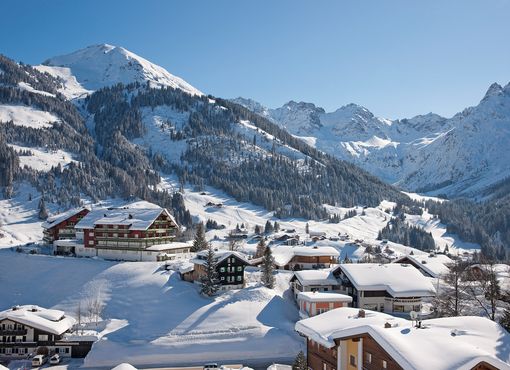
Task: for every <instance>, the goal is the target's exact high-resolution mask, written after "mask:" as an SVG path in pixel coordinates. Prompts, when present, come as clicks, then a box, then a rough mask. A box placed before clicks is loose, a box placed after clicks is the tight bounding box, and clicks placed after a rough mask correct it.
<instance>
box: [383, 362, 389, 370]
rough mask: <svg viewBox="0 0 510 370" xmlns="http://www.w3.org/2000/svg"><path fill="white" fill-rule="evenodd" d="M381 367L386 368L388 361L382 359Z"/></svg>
mask: <svg viewBox="0 0 510 370" xmlns="http://www.w3.org/2000/svg"><path fill="white" fill-rule="evenodd" d="M382 368H383V369H387V368H388V363H387V362H386V361H385V360H382Z"/></svg>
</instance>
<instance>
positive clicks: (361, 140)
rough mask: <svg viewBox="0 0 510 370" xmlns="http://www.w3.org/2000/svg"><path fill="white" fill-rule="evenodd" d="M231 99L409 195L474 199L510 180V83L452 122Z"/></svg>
mask: <svg viewBox="0 0 510 370" xmlns="http://www.w3.org/2000/svg"><path fill="white" fill-rule="evenodd" d="M234 101H235V102H237V103H238V104H241V105H243V106H245V107H246V108H248V109H250V110H252V111H254V112H255V113H258V114H261V115H263V116H265V117H267V118H269V119H270V120H272V121H273V122H275V123H278V124H279V125H281V126H283V127H285V128H286V129H287V130H288V131H289V132H290V133H292V134H293V135H295V136H297V137H300V138H302V139H303V140H304V141H306V142H307V143H309V144H311V145H313V146H315V147H316V148H317V149H319V150H322V151H324V152H326V153H329V154H332V155H334V156H336V157H338V158H341V159H344V160H347V161H349V162H352V163H354V164H356V165H358V166H360V167H362V168H364V169H366V170H368V171H369V172H371V173H373V174H374V175H376V176H378V177H379V178H381V179H383V180H384V181H386V182H389V183H393V184H397V185H400V186H401V187H403V188H405V189H408V190H412V191H431V192H433V193H435V194H439V193H445V194H448V195H450V196H456V195H468V196H475V195H477V193H478V192H479V191H480V190H481V189H483V188H485V187H487V186H489V185H492V184H495V183H497V182H498V181H500V180H502V179H504V178H506V177H508V176H510V154H509V153H508V150H506V148H507V146H508V143H510V131H509V128H510V84H509V85H507V86H506V87H504V88H503V87H501V86H499V85H498V84H493V85H492V86H491V87H490V88H489V90H488V92H487V94H486V95H485V97H484V98H483V99H482V101H481V102H480V104H479V105H477V106H476V107H471V108H468V109H466V110H464V111H463V112H461V113H458V114H457V115H455V116H454V117H452V118H450V119H447V118H444V117H441V116H439V115H437V114H433V113H429V114H426V115H420V116H416V117H413V118H411V119H402V120H394V121H392V120H388V119H384V118H379V117H376V116H374V115H373V114H372V113H371V112H370V111H369V110H368V109H366V108H364V107H362V106H359V105H356V104H349V105H346V106H343V107H341V108H339V109H337V110H336V111H334V112H325V111H324V109H322V108H320V107H317V106H315V105H314V104H312V103H303V102H300V103H296V102H293V101H291V102H289V103H287V104H285V105H284V106H282V107H281V108H276V109H269V108H266V107H264V106H262V105H261V104H259V103H257V102H254V101H253V100H249V99H243V98H238V99H234Z"/></svg>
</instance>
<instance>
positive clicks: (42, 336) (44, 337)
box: [37, 334, 48, 342]
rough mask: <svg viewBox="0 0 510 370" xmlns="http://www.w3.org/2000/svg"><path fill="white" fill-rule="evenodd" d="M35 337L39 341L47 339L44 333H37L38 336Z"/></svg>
mask: <svg viewBox="0 0 510 370" xmlns="http://www.w3.org/2000/svg"><path fill="white" fill-rule="evenodd" d="M37 338H38V340H40V341H41V342H47V341H48V336H47V335H46V334H39V336H38V337H37Z"/></svg>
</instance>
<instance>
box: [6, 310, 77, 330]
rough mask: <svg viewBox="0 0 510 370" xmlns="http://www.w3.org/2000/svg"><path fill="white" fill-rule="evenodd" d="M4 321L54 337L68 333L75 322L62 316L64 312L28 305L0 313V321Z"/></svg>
mask: <svg viewBox="0 0 510 370" xmlns="http://www.w3.org/2000/svg"><path fill="white" fill-rule="evenodd" d="M4 319H8V320H12V321H15V322H18V323H20V324H23V325H27V326H30V327H33V328H36V329H40V330H42V331H45V332H48V333H51V334H56V335H60V334H62V333H64V332H66V331H68V330H69V329H71V328H72V327H73V325H74V323H75V322H76V320H75V319H73V318H72V317H66V316H64V311H60V310H50V309H47V308H42V307H39V306H30V305H26V306H15V307H13V308H10V309H8V310H5V311H2V312H0V320H4Z"/></svg>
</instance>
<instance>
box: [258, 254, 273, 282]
mask: <svg viewBox="0 0 510 370" xmlns="http://www.w3.org/2000/svg"><path fill="white" fill-rule="evenodd" d="M273 272H274V258H273V254H272V253H271V248H266V250H265V251H264V256H263V258H262V274H261V277H260V279H261V281H262V284H264V286H265V287H266V288H269V289H273V288H274V283H275V278H274V275H273Z"/></svg>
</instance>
